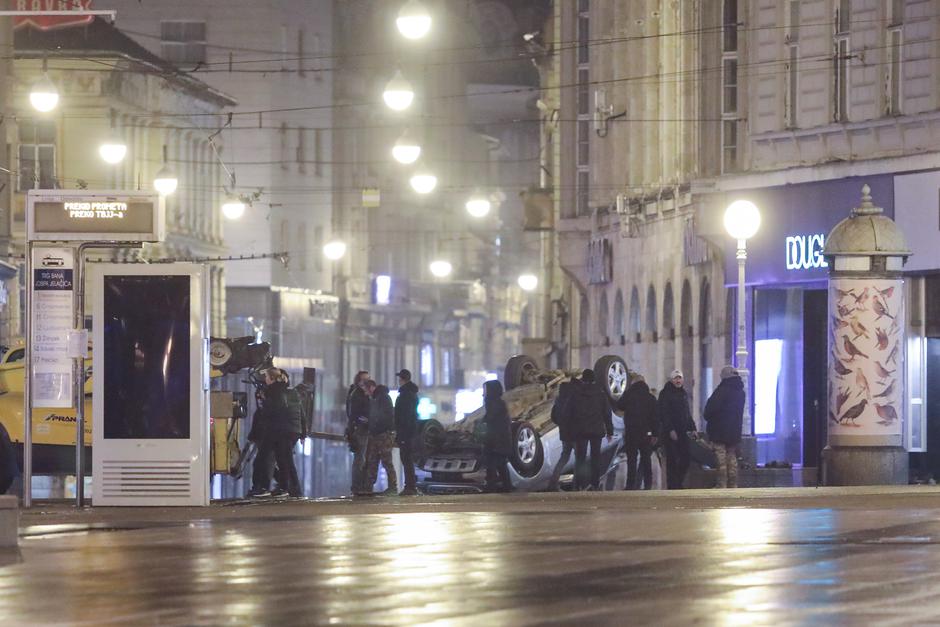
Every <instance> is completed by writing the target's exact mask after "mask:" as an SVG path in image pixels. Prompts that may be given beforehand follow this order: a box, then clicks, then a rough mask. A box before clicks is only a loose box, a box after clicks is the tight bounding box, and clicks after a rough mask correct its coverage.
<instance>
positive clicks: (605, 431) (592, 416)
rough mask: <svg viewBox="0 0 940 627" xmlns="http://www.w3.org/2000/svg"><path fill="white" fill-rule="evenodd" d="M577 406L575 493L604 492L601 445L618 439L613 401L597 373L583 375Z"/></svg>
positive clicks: (577, 396) (574, 406)
mask: <svg viewBox="0 0 940 627" xmlns="http://www.w3.org/2000/svg"><path fill="white" fill-rule="evenodd" d="M571 402H572V403H573V406H572V407H573V412H574V428H573V432H574V434H575V436H576V437H577V443H576V444H575V450H574V465H575V473H574V479H575V489H576V490H583V489H585V488H587V487H590V488H591V489H592V490H599V489H600V481H601V441H602V440H603V439H604V436H605V435H606V436H607V441H608V442H610V440H611V439H612V438H613V437H614V422H613V418H612V417H611V407H610V401H609V400H608V399H607V393H606V392H604V390H603V389H602V388H601V386H599V385H598V384H597V382H596V381H595V380H594V371H593V370H591V369H590V368H588V369H586V370H584V372H582V373H581V384H580V385H578V386H577V388H575V391H574V393H573V395H572V398H571ZM589 445H590V447H591V466H590V471H588V469H587V464H586V457H587V449H588V446H589ZM588 472H589V473H590V482H589V483H587V485H585V483H586V482H585V481H584V475H585V474H588Z"/></svg>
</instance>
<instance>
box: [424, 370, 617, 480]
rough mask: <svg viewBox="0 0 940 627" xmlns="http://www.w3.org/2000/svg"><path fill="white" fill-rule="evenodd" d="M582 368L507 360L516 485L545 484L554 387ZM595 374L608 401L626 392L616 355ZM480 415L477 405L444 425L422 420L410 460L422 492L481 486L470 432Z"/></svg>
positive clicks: (554, 445)
mask: <svg viewBox="0 0 940 627" xmlns="http://www.w3.org/2000/svg"><path fill="white" fill-rule="evenodd" d="M581 372H582V370H581V369H576V370H541V369H539V367H538V365H537V364H536V362H535V360H534V359H532V358H531V357H528V356H526V355H517V356H515V357H513V358H511V359H510V360H509V362H508V363H507V364H506V371H505V377H504V378H505V381H504V387H505V389H506V393H505V394H504V395H503V400H504V401H506V405H507V406H508V408H509V415H510V417H511V418H512V437H513V450H512V454H511V455H510V458H509V462H510V464H509V466H510V468H509V474H510V477H511V479H512V483H513V487H514V488H515V489H517V490H524V491H538V490H544V489H546V488H547V487H548V484H549V482H550V480H551V476H552V471H553V470H554V468H555V464H556V463H557V461H558V459H559V457H560V456H561V451H562V442H561V440H560V438H559V430H558V427H557V425H555V423H554V422H552V418H551V412H552V405H553V404H554V403H555V398H556V397H557V395H558V389H559V386H560V385H561V384H562V383H564V382H566V381H570V380H571V379H574V378H577V377H579V376H580V375H581ZM594 372H595V374H596V377H597V380H598V383H599V384H600V385H601V386H602V387H603V388H604V390H605V392H606V393H607V396H608V399H609V400H610V401H611V402H612V403H613V402H615V401H617V400H618V399H619V398H620V397H621V396H622V395H623V393H624V392H625V391H626V389H627V386H628V383H629V373H628V371H627V365H626V363H625V362H624V361H623V359H621V358H620V357H617V356H615V355H605V356H604V357H601V358H600V359H599V360H597V363H596V364H595V365H594ZM484 413H485V411H484V409H483V408H480V409H478V410H477V411H475V412H473V413H471V414H469V415H468V416H467V417H466V418H464V419H463V420H462V421H460V422H458V423H457V424H455V425H452V426H450V427H448V428H446V429H445V428H444V427H443V426H442V425H441V424H440V423H439V422H438V421H436V420H428V421H425V422H424V423H422V425H421V431H420V433H419V437H418V446H417V455H416V459H415V463H416V465H417V467H418V469H419V470H423V471H424V472H423V473H422V474H423V475H424V480H423V481H422V482H421V487H422V488H423V490H424V491H426V492H429V493H438V494H441V493H445V494H446V493H460V492H479V491H481V490H482V488H483V482H484V477H485V467H484V465H483V461H482V460H483V455H482V446H481V444H480V443H479V442H478V441H477V440H476V439H475V438H474V431H475V429H476V427H477V423H478V422H479V421H480V420H482V419H483V416H484ZM613 423H614V438H613V439H612V441H610V442H608V441H607V439H606V438H605V439H604V441H603V455H604V458H603V459H602V460H601V461H602V468H607V467H608V466H609V465H610V462H611V459H612V458H613V457H614V454H615V453H616V451H617V450H618V449H619V448H620V444H621V441H622V438H623V421H622V420H621V419H620V417H618V416H617V415H616V414H614V415H613ZM573 466H574V459H573V458H572V459H570V460H569V461H568V465H567V467H566V468H565V469H564V473H568V474H570V473H571V472H573Z"/></svg>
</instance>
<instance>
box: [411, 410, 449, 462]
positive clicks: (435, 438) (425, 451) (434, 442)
mask: <svg viewBox="0 0 940 627" xmlns="http://www.w3.org/2000/svg"><path fill="white" fill-rule="evenodd" d="M443 441H444V425H442V424H441V423H440V422H438V421H437V420H436V419H434V418H430V419H428V420H421V421H419V422H418V432H417V433H415V437H414V444H413V448H414V456H415V459H427V457H428V456H429V455H431V454H432V453H434V451H436V450H437V449H438V448H440V446H441V444H442V443H443Z"/></svg>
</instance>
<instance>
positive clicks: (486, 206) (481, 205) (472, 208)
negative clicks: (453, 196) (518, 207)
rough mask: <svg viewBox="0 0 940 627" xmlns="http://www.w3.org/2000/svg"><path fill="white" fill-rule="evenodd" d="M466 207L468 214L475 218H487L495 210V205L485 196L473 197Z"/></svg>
mask: <svg viewBox="0 0 940 627" xmlns="http://www.w3.org/2000/svg"><path fill="white" fill-rule="evenodd" d="M465 206H466V207H467V213H469V214H470V215H471V216H473V217H474V218H485V217H486V216H488V215H489V213H490V210H491V209H492V208H493V203H491V202H490V200H489V199H488V198H486V197H484V196H473V197H472V198H471V199H470V200H468V201H467V204H466V205H465Z"/></svg>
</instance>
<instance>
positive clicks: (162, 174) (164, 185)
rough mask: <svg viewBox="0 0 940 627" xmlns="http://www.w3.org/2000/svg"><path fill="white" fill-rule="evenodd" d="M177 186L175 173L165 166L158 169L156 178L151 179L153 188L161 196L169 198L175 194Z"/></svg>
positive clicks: (177, 181) (177, 180)
mask: <svg viewBox="0 0 940 627" xmlns="http://www.w3.org/2000/svg"><path fill="white" fill-rule="evenodd" d="M177 185H179V179H178V178H176V173H175V172H174V171H173V170H172V169H171V168H170V166H166V165H165V166H163V167H162V168H160V171H159V172H157V176H156V177H154V179H153V188H154V189H155V190H157V193H158V194H160V195H161V196H169V195H170V194H172V193H173V192H175V191H176V187H177Z"/></svg>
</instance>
